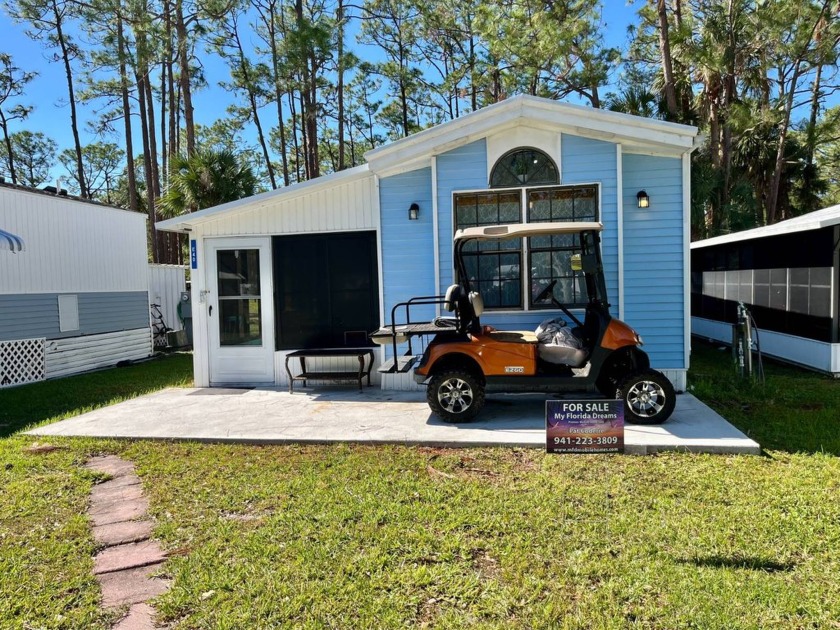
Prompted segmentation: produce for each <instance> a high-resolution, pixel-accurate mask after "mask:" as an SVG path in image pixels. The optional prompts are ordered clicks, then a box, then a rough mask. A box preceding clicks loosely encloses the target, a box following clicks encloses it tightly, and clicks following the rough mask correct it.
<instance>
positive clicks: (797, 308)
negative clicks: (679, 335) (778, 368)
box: [691, 205, 840, 376]
mask: <svg viewBox="0 0 840 630" xmlns="http://www.w3.org/2000/svg"><path fill="white" fill-rule="evenodd" d="M691 276H692V294H691V298H692V304H691V330H692V332H693V333H694V334H695V335H698V336H700V337H705V338H708V339H715V340H717V341H723V342H726V343H729V342H731V341H732V324H733V323H734V322H735V319H736V307H737V305H738V303H739V302H742V303H744V304H745V305H746V306H747V308H748V309H749V310H750V312H751V314H752V316H753V318H754V319H755V325H756V326H757V327H758V332H757V341H758V343H759V347H760V349H761V351H762V353H764V354H766V355H768V356H772V357H776V358H778V359H782V360H785V361H789V362H792V363H796V364H799V365H802V366H805V367H810V368H813V369H815V370H819V371H820V372H826V373H829V374H833V375H834V376H840V292H838V286H840V205H837V206H832V207H830V208H825V209H823V210H817V211H816V212H810V213H808V214H804V215H802V216H800V217H795V218H793V219H788V220H787V221H780V222H779V223H776V224H774V225H767V226H764V227H759V228H755V229H753V230H745V231H743V232H736V233H734V234H726V235H724V236H717V237H715V238H709V239H706V240H703V241H696V242H694V243H692V244H691Z"/></svg>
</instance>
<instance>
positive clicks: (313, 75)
mask: <svg viewBox="0 0 840 630" xmlns="http://www.w3.org/2000/svg"><path fill="white" fill-rule="evenodd" d="M310 63H311V68H310V72H309V103H308V110H309V114H308V115H307V117H306V122H307V126H308V129H307V137H308V139H309V145H308V146H309V151H310V155H309V159H310V162H311V163H312V168H311V173H312V175H311V177H310V179H315V178H316V177H319V176H320V175H321V159H320V157H319V156H318V151H319V147H318V73H317V68H316V66H315V55H314V53H313V54H312V55H311V56H310Z"/></svg>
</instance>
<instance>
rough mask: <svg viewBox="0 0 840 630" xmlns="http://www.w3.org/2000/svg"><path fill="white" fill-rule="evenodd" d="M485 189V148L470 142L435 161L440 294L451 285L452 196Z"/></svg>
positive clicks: (481, 144)
mask: <svg viewBox="0 0 840 630" xmlns="http://www.w3.org/2000/svg"><path fill="white" fill-rule="evenodd" d="M485 188H488V183H487V144H486V142H485V141H484V140H483V139H482V140H478V141H476V142H472V143H470V144H467V145H464V146H463V147H459V148H457V149H453V150H452V151H447V152H446V153H442V154H441V155H439V156H438V157H437V195H438V200H437V201H438V246H439V264H440V292H441V293H444V292H445V291H446V289H447V288H448V287H449V285H451V284H452V282H453V278H454V277H455V274H454V266H455V263H454V262H453V260H452V237H453V236H454V235H455V231H454V230H455V228H454V225H455V224H454V222H453V218H452V193H453V192H455V191H458V190H476V189H485Z"/></svg>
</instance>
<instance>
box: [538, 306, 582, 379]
mask: <svg viewBox="0 0 840 630" xmlns="http://www.w3.org/2000/svg"><path fill="white" fill-rule="evenodd" d="M534 334H535V336H536V337H537V339H539V346H538V347H537V352H538V354H539V357H540V359H542V360H543V361H546V362H547V363H552V364H554V365H567V366H569V367H573V368H579V367H581V366H582V365H583V364H584V363H586V359H587V358H588V357H589V350H588V349H587V347H586V343H585V341H584V331H583V330H582V329H581V328H572V327H570V326H569V325H568V324H567V323H566V322H565V321H564V320H563V319H560V318H554V319H547V320H545V321H544V322H542V323H541V324H540V325H539V326H538V327H537V330H536V332H535V333H534Z"/></svg>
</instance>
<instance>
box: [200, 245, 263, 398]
mask: <svg viewBox="0 0 840 630" xmlns="http://www.w3.org/2000/svg"><path fill="white" fill-rule="evenodd" d="M207 244H208V245H207V248H206V251H207V274H208V275H207V285H206V286H207V289H208V290H209V294H208V299H207V302H206V308H207V322H208V329H209V330H208V332H209V335H208V341H209V343H210V348H209V350H210V384H211V385H266V384H274V303H273V300H272V288H271V287H272V282H271V240H270V239H268V238H229V239H228V238H225V239H209V240H208V241H207Z"/></svg>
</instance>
